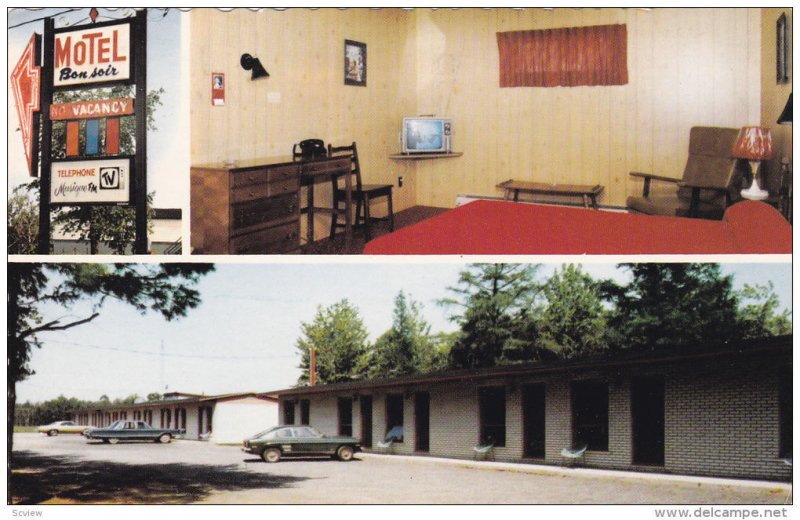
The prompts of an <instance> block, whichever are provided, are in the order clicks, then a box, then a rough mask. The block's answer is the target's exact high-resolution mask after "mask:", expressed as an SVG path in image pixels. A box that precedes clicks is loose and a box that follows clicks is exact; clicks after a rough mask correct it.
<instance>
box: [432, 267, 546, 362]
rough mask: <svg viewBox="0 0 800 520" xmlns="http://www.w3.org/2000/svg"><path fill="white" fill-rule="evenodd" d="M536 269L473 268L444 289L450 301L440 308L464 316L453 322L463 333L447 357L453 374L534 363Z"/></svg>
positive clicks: (535, 350)
mask: <svg viewBox="0 0 800 520" xmlns="http://www.w3.org/2000/svg"><path fill="white" fill-rule="evenodd" d="M537 269H538V267H537V266H531V265H525V264H502V263H497V264H471V265H469V266H468V267H467V269H466V270H465V271H462V272H461V273H460V275H459V280H458V285H457V286H456V287H448V290H449V291H451V292H452V293H454V297H453V298H445V299H442V300H440V303H441V304H443V305H446V306H451V307H457V308H460V309H462V312H460V313H455V314H453V315H452V316H451V319H452V320H454V321H456V322H457V323H458V324H459V326H460V328H461V332H460V334H459V335H458V337H457V338H456V340H455V342H454V343H453V346H452V348H451V349H450V353H449V364H450V366H451V367H454V368H478V367H490V366H495V365H499V364H505V363H514V362H521V361H530V360H534V359H538V358H539V355H540V352H539V349H538V348H537V347H536V346H535V344H534V339H535V337H534V335H535V327H534V326H533V325H532V322H531V319H530V318H531V315H530V309H531V305H532V302H533V299H534V298H535V295H536V293H537V286H536V284H535V283H534V275H535V273H536V270H537Z"/></svg>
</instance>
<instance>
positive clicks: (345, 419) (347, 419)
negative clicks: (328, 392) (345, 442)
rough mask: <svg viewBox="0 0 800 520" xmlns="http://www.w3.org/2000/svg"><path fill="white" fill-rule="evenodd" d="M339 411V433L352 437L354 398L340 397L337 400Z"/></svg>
mask: <svg viewBox="0 0 800 520" xmlns="http://www.w3.org/2000/svg"><path fill="white" fill-rule="evenodd" d="M337 408H338V411H339V435H344V436H346V437H352V435H353V400H352V399H351V398H349V397H340V398H339V399H338V401H337Z"/></svg>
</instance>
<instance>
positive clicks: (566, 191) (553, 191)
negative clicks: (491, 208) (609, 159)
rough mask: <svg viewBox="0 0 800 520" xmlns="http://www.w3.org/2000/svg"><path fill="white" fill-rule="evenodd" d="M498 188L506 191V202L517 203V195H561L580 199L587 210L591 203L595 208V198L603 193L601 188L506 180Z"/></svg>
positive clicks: (597, 185)
mask: <svg viewBox="0 0 800 520" xmlns="http://www.w3.org/2000/svg"><path fill="white" fill-rule="evenodd" d="M497 187H498V188H500V189H503V190H505V191H506V194H505V198H506V200H513V201H514V202H517V201H519V194H520V192H522V193H530V194H540V195H561V196H566V197H578V196H580V197H582V198H583V207H584V208H588V207H589V204H590V203H591V206H592V208H594V209H598V208H597V196H598V195H600V194H601V193H602V192H603V186H601V185H599V184H596V185H594V186H589V185H581V184H547V183H544V182H524V181H515V180H511V179H510V180H507V181H505V182H501V183H500V184H498V185H497Z"/></svg>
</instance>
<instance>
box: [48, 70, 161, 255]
mask: <svg viewBox="0 0 800 520" xmlns="http://www.w3.org/2000/svg"><path fill="white" fill-rule="evenodd" d="M163 94H164V89H163V88H160V89H158V90H152V91H150V92H149V93H148V94H147V106H146V107H145V112H146V127H147V131H148V132H155V131H156V130H157V128H156V125H155V112H156V109H157V108H158V107H159V106H161V105H162V101H161V96H162V95H163ZM132 95H133V87H132V86H130V85H122V86H115V87H111V88H99V89H83V90H66V91H59V92H56V93H54V95H53V102H54V103H73V102H77V101H94V100H97V99H113V98H125V97H132ZM84 139H85V136H84V135H83V133H82V132H81V134H80V145H81V146H83V145H84ZM52 141H53V151H54V155H55V157H56V158H57V159H63V158H65V155H66V142H67V131H66V122H64V121H56V122H54V123H53V133H52ZM120 153H121V154H123V155H130V154H134V153H136V124H135V120H134V117H132V116H130V117H122V118H121V120H120ZM152 198H153V194H152V193H150V194H148V196H147V199H148V200H147V206H148V216H147V221H148V223H150V222H152V217H153V215H152V209H151V205H152ZM135 214H136V212H135V209H134V208H133V207H132V206H86V205H84V206H67V207H63V208H56V209H55V210H54V211H53V224H56V225H60V226H61V227H62V228H63V230H64V231H65V232H66V233H70V234H75V235H76V236H77V237H78V239H79V240H84V241H87V242H88V243H89V251H90V253H91V254H93V255H94V254H97V253H98V252H99V245H100V244H101V243H104V244H106V246H107V247H109V248H110V249H111V250H112V252H114V253H115V254H119V255H123V254H126V253H129V252H130V247H131V244H132V243H133V240H134V238H135V236H136V225H135ZM149 226H150V224H149ZM150 229H151V228H150ZM150 229H148V231H149V230H150Z"/></svg>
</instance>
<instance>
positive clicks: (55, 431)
mask: <svg viewBox="0 0 800 520" xmlns="http://www.w3.org/2000/svg"><path fill="white" fill-rule="evenodd" d="M56 435H58V430H49V431H48V432H47V436H48V437H55V436H56Z"/></svg>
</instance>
